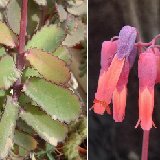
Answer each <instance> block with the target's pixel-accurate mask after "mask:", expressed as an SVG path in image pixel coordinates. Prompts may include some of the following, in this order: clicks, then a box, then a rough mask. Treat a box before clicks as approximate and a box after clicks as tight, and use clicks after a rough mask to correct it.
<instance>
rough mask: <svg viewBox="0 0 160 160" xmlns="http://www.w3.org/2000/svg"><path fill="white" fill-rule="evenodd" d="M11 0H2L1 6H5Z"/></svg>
mask: <svg viewBox="0 0 160 160" xmlns="http://www.w3.org/2000/svg"><path fill="white" fill-rule="evenodd" d="M9 1H10V0H0V8H5V7H6V6H7V4H8V2H9Z"/></svg>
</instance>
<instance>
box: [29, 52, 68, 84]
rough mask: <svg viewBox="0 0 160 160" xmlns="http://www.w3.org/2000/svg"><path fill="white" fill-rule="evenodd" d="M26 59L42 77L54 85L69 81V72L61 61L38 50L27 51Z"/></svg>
mask: <svg viewBox="0 0 160 160" xmlns="http://www.w3.org/2000/svg"><path fill="white" fill-rule="evenodd" d="M26 59H27V60H28V61H29V62H30V64H31V65H32V66H33V67H34V68H35V69H37V70H38V72H39V73H40V74H41V75H43V77H44V78H45V79H47V80H49V81H51V82H54V83H56V84H65V83H67V82H68V81H69V79H70V72H69V69H68V68H67V66H66V63H64V62H63V61H62V60H60V59H58V58H57V57H55V56H53V55H51V54H49V53H46V52H43V51H42V50H39V49H31V50H29V54H26Z"/></svg>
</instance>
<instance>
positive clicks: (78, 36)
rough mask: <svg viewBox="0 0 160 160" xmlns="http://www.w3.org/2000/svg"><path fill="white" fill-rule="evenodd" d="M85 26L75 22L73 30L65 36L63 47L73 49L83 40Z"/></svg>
mask: <svg viewBox="0 0 160 160" xmlns="http://www.w3.org/2000/svg"><path fill="white" fill-rule="evenodd" d="M85 30H86V28H85V25H84V24H83V23H82V22H81V21H77V22H75V28H74V29H73V30H72V31H71V32H70V33H69V34H68V35H67V37H66V38H65V40H64V41H63V43H62V44H63V45H65V46H68V47H73V46H76V45H77V44H79V43H80V42H81V41H83V40H84V39H85Z"/></svg>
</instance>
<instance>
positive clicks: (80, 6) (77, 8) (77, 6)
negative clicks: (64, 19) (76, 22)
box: [67, 0, 87, 16]
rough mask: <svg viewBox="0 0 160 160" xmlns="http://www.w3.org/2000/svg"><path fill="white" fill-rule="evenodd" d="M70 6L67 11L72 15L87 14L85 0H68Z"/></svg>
mask: <svg viewBox="0 0 160 160" xmlns="http://www.w3.org/2000/svg"><path fill="white" fill-rule="evenodd" d="M69 4H70V7H68V8H67V11H68V12H69V13H71V14H73V15H76V16H80V15H84V14H87V0H84V1H79V2H78V3H74V2H71V1H69Z"/></svg>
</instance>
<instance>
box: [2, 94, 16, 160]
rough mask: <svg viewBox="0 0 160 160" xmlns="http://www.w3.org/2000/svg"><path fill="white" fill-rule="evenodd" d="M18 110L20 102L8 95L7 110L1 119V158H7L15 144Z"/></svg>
mask: <svg viewBox="0 0 160 160" xmlns="http://www.w3.org/2000/svg"><path fill="white" fill-rule="evenodd" d="M18 112H19V106H18V104H16V103H15V102H14V101H13V100H12V98H11V97H8V99H7V104H6V106H5V111H4V113H3V116H2V119H1V121H0V159H3V158H5V157H6V156H7V155H8V152H9V150H10V149H11V147H12V146H13V136H14V129H15V125H16V119H17V118H18Z"/></svg>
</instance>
